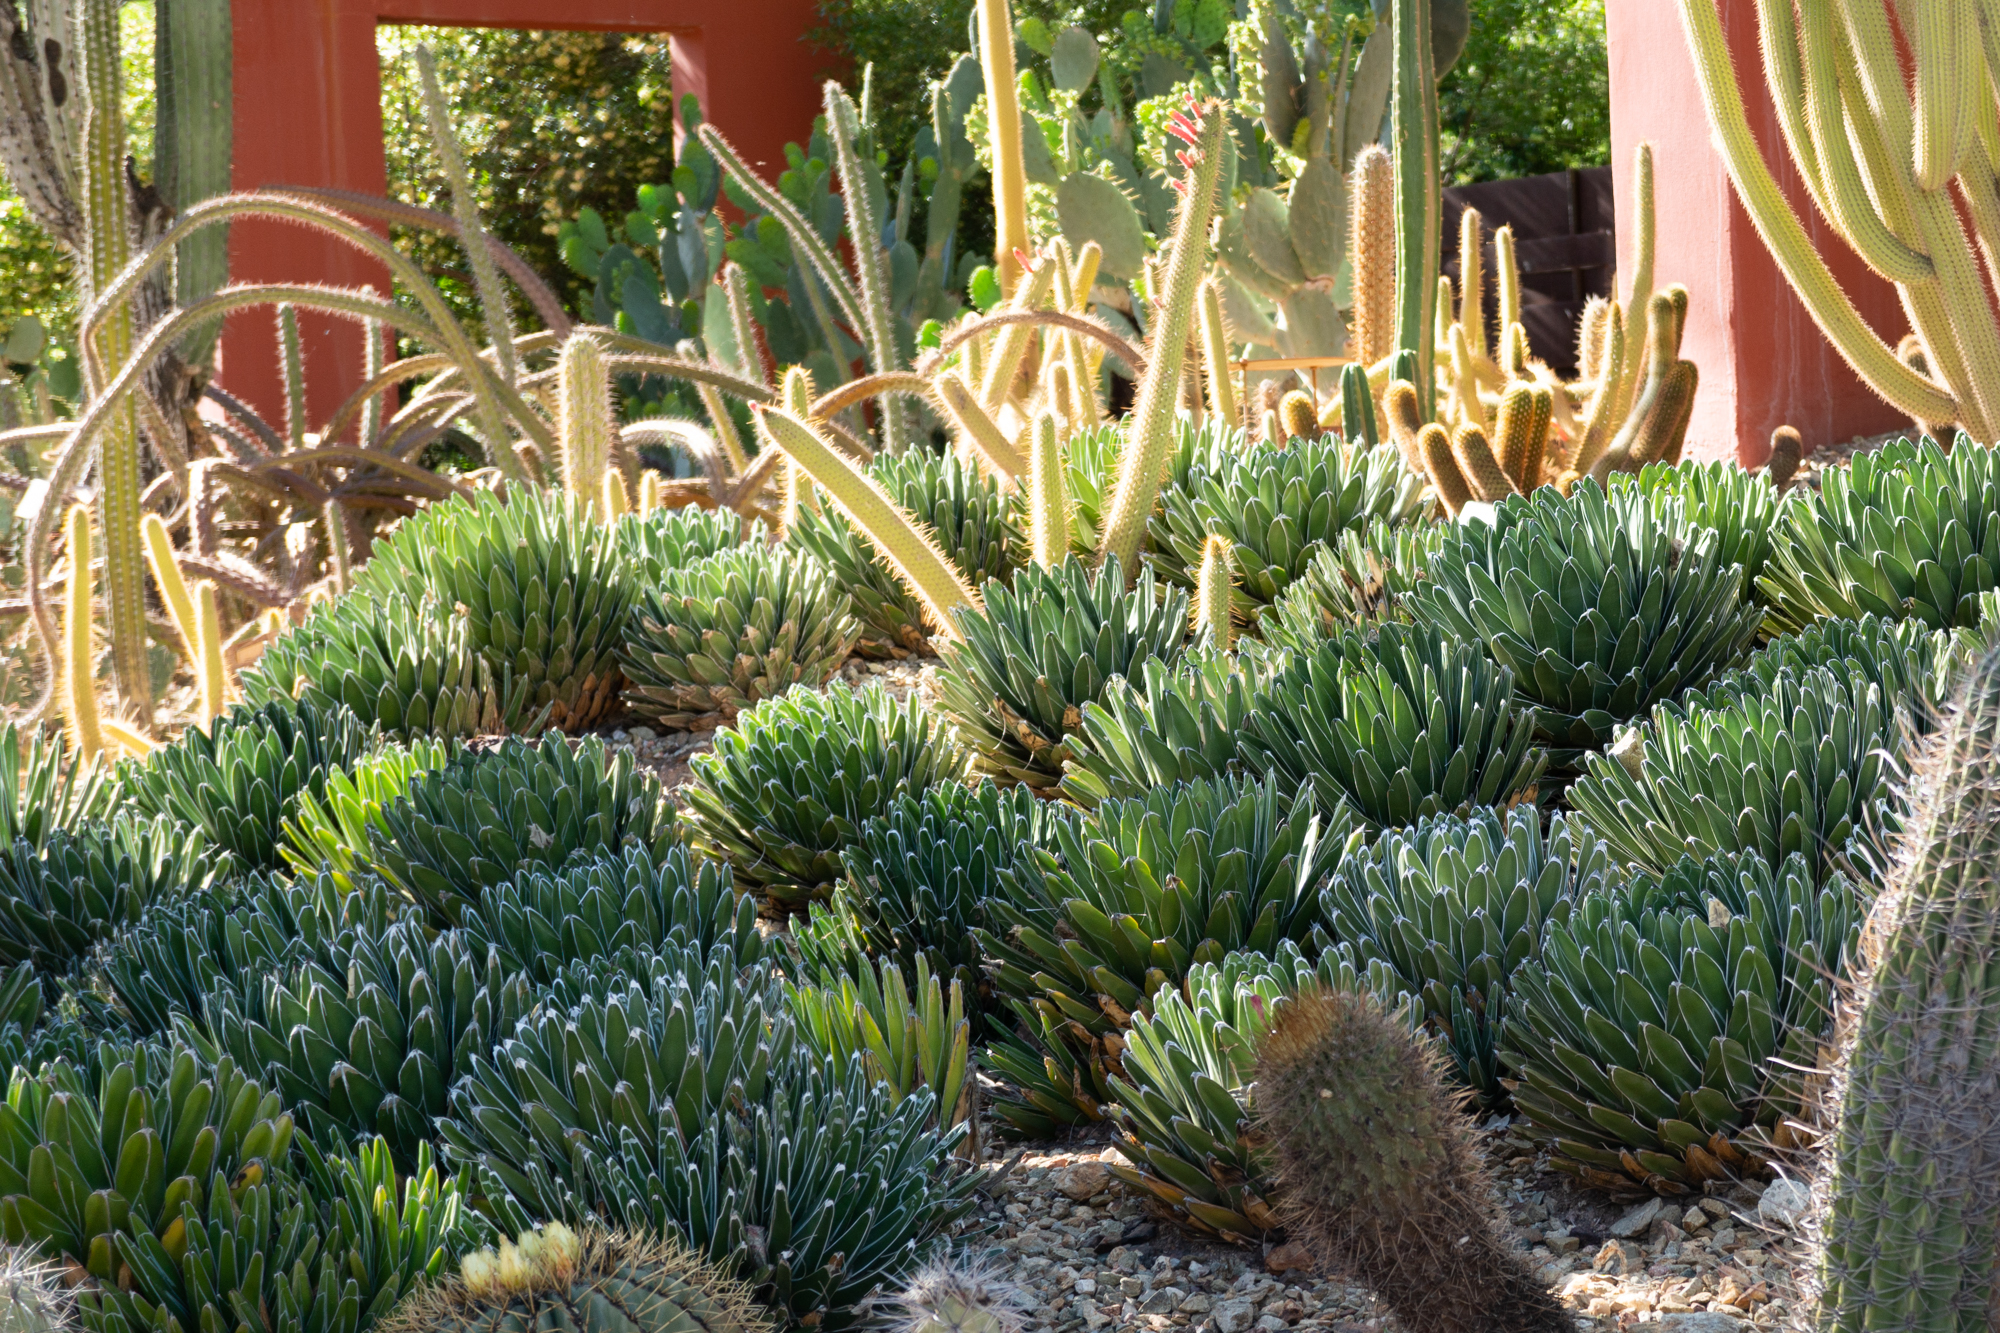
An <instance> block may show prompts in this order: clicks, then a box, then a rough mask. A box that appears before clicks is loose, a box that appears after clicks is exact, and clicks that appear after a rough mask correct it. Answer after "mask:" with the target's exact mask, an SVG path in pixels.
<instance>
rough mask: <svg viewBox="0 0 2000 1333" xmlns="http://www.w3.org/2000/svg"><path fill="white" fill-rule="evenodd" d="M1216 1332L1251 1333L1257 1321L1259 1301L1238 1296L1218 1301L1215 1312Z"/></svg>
mask: <svg viewBox="0 0 2000 1333" xmlns="http://www.w3.org/2000/svg"><path fill="white" fill-rule="evenodd" d="M1213 1319H1214V1323H1215V1333H1250V1326H1251V1325H1252V1324H1254V1323H1256V1322H1257V1302H1255V1301H1250V1300H1244V1299H1242V1298H1241V1297H1238V1298H1236V1299H1234V1300H1227V1301H1218V1302H1216V1305H1215V1310H1214V1314H1213Z"/></svg>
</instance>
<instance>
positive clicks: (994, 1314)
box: [894, 1255, 1032, 1333]
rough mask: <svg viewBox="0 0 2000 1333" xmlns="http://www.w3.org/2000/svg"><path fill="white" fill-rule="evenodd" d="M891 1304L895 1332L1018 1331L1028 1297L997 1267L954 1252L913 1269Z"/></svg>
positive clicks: (1026, 1293)
mask: <svg viewBox="0 0 2000 1333" xmlns="http://www.w3.org/2000/svg"><path fill="white" fill-rule="evenodd" d="M894 1306H895V1309H896V1312H897V1320H896V1323H895V1325H894V1327H895V1329H896V1330H897V1333H1019V1330H1020V1329H1022V1328H1023V1327H1025V1326H1026V1324H1027V1312H1028V1310H1029V1309H1030V1308H1031V1307H1032V1298H1031V1297H1030V1296H1029V1294H1028V1292H1027V1291H1026V1290H1025V1289H1024V1288H1022V1287H1018V1286H1016V1285H1015V1284H1014V1283H1012V1282H1010V1281H1008V1280H1007V1279H1006V1278H1004V1277H1002V1276H1001V1275H1000V1272H999V1270H998V1269H994V1268H989V1267H987V1266H986V1265H985V1264H983V1263H981V1262H979V1261H977V1260H974V1259H969V1258H966V1257H964V1256H963V1255H954V1256H952V1257H950V1258H947V1259H940V1260H938V1261H937V1262H934V1263H931V1264H928V1265H926V1266H925V1267H924V1268H922V1269H920V1270H918V1272H917V1274H916V1275H915V1276H914V1277H912V1278H911V1279H910V1283H909V1285H908V1286H907V1287H905V1288H903V1290H902V1292H901V1293H900V1294H898V1295H897V1296H896V1298H895V1301H894Z"/></svg>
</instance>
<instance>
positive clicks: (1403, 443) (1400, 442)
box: [1382, 380, 1456, 512]
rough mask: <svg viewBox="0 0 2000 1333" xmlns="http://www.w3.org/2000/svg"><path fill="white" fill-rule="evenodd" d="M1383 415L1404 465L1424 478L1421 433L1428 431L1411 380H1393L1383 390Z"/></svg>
mask: <svg viewBox="0 0 2000 1333" xmlns="http://www.w3.org/2000/svg"><path fill="white" fill-rule="evenodd" d="M1382 415H1383V416H1385V417H1387V418H1388V419H1389V434H1390V436H1391V438H1393V439H1394V440H1395V441H1396V447H1397V448H1398V449H1400V450H1401V451H1402V453H1403V465H1404V466H1405V467H1407V468H1409V469H1410V471H1412V472H1414V473H1417V474H1419V475H1421V474H1422V473H1423V472H1424V471H1425V467H1424V452H1423V449H1422V447H1421V446H1419V444H1418V443H1417V434H1418V432H1420V431H1421V430H1423V428H1424V414H1423V409H1422V408H1420V407H1419V406H1418V405H1417V387H1416V386H1415V385H1414V384H1411V383H1410V382H1409V381H1408V380H1391V381H1390V382H1389V387H1388V388H1386V389H1384V390H1383V391H1382ZM1454 512H1456V511H1454Z"/></svg>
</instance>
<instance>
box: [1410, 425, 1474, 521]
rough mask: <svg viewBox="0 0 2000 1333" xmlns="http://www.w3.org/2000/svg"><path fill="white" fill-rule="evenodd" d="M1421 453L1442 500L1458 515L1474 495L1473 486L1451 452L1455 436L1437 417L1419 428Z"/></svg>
mask: <svg viewBox="0 0 2000 1333" xmlns="http://www.w3.org/2000/svg"><path fill="white" fill-rule="evenodd" d="M1417 456H1418V457H1419V458H1421V459H1423V463H1424V474H1425V475H1426V476H1428V477H1429V478H1430V479H1431V487H1432V489H1433V490H1435V491H1436V492H1437V497H1438V502H1439V503H1440V504H1442V505H1443V506H1444V508H1445V512H1446V513H1447V514H1450V515H1451V516H1452V517H1454V518H1456V517H1457V516H1458V511H1459V510H1461V509H1463V508H1465V506H1466V503H1467V501H1469V500H1471V499H1472V488H1471V487H1470V486H1468V485H1467V484H1466V481H1465V474H1464V473H1462V472H1460V471H1459V470H1458V460H1457V459H1456V458H1454V457H1453V456H1452V452H1451V436H1449V435H1447V434H1446V433H1445V429H1444V427H1443V426H1440V425H1438V423H1437V422H1435V421H1433V422H1430V423H1428V424H1427V425H1425V426H1424V428H1423V429H1422V430H1420V431H1418V432H1417Z"/></svg>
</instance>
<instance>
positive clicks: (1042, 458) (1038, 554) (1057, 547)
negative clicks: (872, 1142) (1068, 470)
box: [1028, 413, 1070, 569]
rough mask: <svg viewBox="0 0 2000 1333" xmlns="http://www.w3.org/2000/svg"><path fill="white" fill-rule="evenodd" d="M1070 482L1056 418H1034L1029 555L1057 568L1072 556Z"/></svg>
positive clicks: (1044, 566) (1029, 506)
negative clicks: (1065, 473) (1064, 463)
mask: <svg viewBox="0 0 2000 1333" xmlns="http://www.w3.org/2000/svg"><path fill="white" fill-rule="evenodd" d="M1069 515H1070V499H1069V481H1068V479H1067V478H1066V477H1065V476H1064V474H1063V461H1062V442H1061V440H1060V439H1058V437H1057V432H1056V422H1055V418H1054V417H1052V416H1050V415H1048V414H1047V413H1044V414H1042V415H1041V416H1039V417H1037V418H1036V419H1035V438H1034V451H1033V452H1032V453H1031V454H1030V455H1029V456H1028V544H1029V555H1030V558H1031V559H1033V560H1034V562H1035V563H1036V564H1038V565H1040V566H1042V567H1043V568H1044V569H1054V568H1056V567H1057V566H1058V565H1060V564H1062V562H1063V561H1064V559H1066V558H1067V557H1068V555H1069V531H1070V521H1069Z"/></svg>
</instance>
